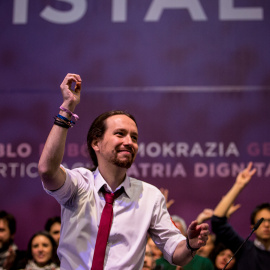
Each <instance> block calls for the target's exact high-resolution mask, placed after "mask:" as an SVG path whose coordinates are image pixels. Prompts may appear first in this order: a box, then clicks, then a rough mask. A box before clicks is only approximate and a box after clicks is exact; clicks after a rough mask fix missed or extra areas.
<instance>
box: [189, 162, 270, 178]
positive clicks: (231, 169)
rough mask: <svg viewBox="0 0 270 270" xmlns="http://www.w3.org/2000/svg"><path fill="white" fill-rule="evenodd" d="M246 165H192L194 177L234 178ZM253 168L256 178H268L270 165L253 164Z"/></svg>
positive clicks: (262, 163)
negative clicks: (255, 170)
mask: <svg viewBox="0 0 270 270" xmlns="http://www.w3.org/2000/svg"><path fill="white" fill-rule="evenodd" d="M246 166H247V164H245V163H240V164H237V163H231V164H230V163H226V162H222V163H218V164H214V163H210V164H206V163H201V162H199V163H195V164H194V177H196V178H202V177H221V178H225V177H230V176H231V177H236V176H237V175H238V173H239V172H241V171H242V170H243V169H244V168H245V167H246ZM253 166H254V168H256V169H257V172H256V175H257V176H258V177H269V176H270V164H265V163H264V162H254V163H253Z"/></svg>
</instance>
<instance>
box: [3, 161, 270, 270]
mask: <svg viewBox="0 0 270 270" xmlns="http://www.w3.org/2000/svg"><path fill="white" fill-rule="evenodd" d="M254 173H255V170H252V169H251V163H250V164H249V165H248V167H247V168H246V169H245V170H244V171H242V172H241V173H239V175H238V177H237V179H236V181H235V183H234V185H233V186H232V188H231V189H230V190H229V191H228V193H227V194H225V196H224V197H223V198H222V199H221V201H220V202H219V203H218V204H217V206H216V208H215V209H214V210H212V209H204V210H203V211H202V212H201V213H200V214H199V215H198V217H197V221H198V223H202V222H204V221H206V220H211V225H212V226H211V229H212V233H211V234H210V235H209V237H208V240H207V242H206V245H205V246H202V247H201V248H200V249H199V250H198V251H197V252H196V253H197V254H194V257H193V259H192V260H191V261H190V262H189V263H188V264H186V265H185V266H183V267H181V266H176V265H174V264H171V263H169V262H168V261H167V260H166V259H165V258H164V257H163V254H162V251H161V250H160V249H159V248H158V247H157V245H156V243H155V242H154V241H153V240H152V239H151V237H148V241H147V243H146V249H145V257H144V264H143V268H142V269H143V270H180V269H184V270H195V269H196V270H223V269H224V267H225V266H226V269H230V270H242V269H262V270H266V269H268V267H269V263H270V204H269V203H262V204H260V205H258V206H256V207H255V209H254V211H253V212H252V213H251V228H253V226H254V225H255V224H256V222H257V221H258V220H260V219H261V218H262V217H263V218H264V220H263V222H262V224H261V225H260V226H259V227H258V229H256V230H255V231H254V233H255V235H256V238H255V240H254V241H248V242H247V243H245V245H243V247H241V252H239V253H237V254H236V255H235V256H234V254H235V252H236V251H237V249H238V248H239V247H240V246H241V244H242V243H243V242H244V239H242V238H241V237H240V236H239V235H238V234H237V233H236V232H235V231H234V230H233V228H232V227H231V226H230V224H229V223H228V219H229V217H230V216H231V215H232V214H233V213H234V212H236V211H237V209H239V207H240V205H234V201H235V200H236V198H237V196H238V195H239V194H240V192H241V191H242V190H243V189H244V187H245V186H246V185H247V184H248V183H249V181H250V179H251V177H252V175H253V174H254ZM161 192H162V194H163V195H164V198H165V201H166V207H167V208H169V207H170V206H171V205H172V203H173V200H169V201H168V190H166V189H165V190H164V189H161ZM171 218H172V221H173V222H174V224H175V226H176V227H177V228H178V229H179V230H180V231H181V233H182V234H183V235H185V236H186V234H187V225H186V222H185V220H184V219H183V218H181V217H179V216H177V215H172V216H171ZM60 230H61V218H60V216H56V217H52V218H49V219H48V220H47V222H46V224H45V226H44V230H42V231H39V232H37V233H35V234H34V235H33V236H32V237H31V239H30V240H29V243H28V247H27V250H26V251H22V250H19V249H18V248H17V246H16V245H15V243H14V236H15V232H16V220H15V218H14V216H13V215H12V214H10V213H7V212H6V211H0V269H1V270H2V269H7V270H16V269H21V270H24V269H25V270H38V269H40V270H41V269H44V270H58V269H60V261H59V259H58V256H57V253H56V250H57V247H58V245H59V240H60ZM228 262H229V263H228Z"/></svg>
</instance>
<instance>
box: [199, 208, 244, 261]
mask: <svg viewBox="0 0 270 270" xmlns="http://www.w3.org/2000/svg"><path fill="white" fill-rule="evenodd" d="M240 207H241V204H234V203H233V204H232V205H231V206H230V208H229V210H228V211H227V214H226V217H227V219H229V218H230V216H231V215H232V214H233V213H235V212H236V211H237V210H238V209H239V208H240ZM213 214H214V210H213V209H210V208H205V209H204V210H203V211H202V212H201V213H200V214H199V215H198V216H197V221H198V224H201V223H203V222H206V221H207V220H211V218H212V216H213ZM215 241H216V235H215V234H214V233H211V234H209V236H208V240H207V242H206V245H205V246H203V247H201V248H200V249H199V250H198V251H197V255H200V256H201V257H206V258H208V257H209V255H210V253H211V252H212V250H213V249H214V247H215Z"/></svg>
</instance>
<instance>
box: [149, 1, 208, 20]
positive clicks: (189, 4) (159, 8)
mask: <svg viewBox="0 0 270 270" xmlns="http://www.w3.org/2000/svg"><path fill="white" fill-rule="evenodd" d="M179 8H186V9H187V10H188V11H189V13H190V15H191V18H192V19H193V20H195V21H206V20H207V17H206V15H205V13H204V10H203V9H202V7H201V4H200V2H199V1H198V0H153V1H152V3H151V5H150V8H149V10H148V12H147V14H146V16H145V19H144V20H145V21H148V22H155V21H159V20H160V18H161V15H162V13H163V11H164V10H166V9H179Z"/></svg>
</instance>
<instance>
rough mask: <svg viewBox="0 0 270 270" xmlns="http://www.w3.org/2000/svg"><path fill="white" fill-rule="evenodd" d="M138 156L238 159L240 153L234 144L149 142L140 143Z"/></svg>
mask: <svg viewBox="0 0 270 270" xmlns="http://www.w3.org/2000/svg"><path fill="white" fill-rule="evenodd" d="M138 155H139V156H140V157H145V156H149V157H152V158H156V157H159V156H162V157H194V156H200V157H209V158H211V157H224V156H225V157H229V156H235V157H239V156H240V153H239V151H238V149H237V146H236V144H235V143H234V142H230V143H229V144H228V145H225V144H224V143H223V142H206V143H205V144H204V145H201V144H200V143H198V142H196V143H194V144H193V145H191V146H190V145H189V144H188V143H185V142H178V143H173V142H170V143H162V144H160V143H157V142H151V143H148V144H145V143H140V144H139V150H138Z"/></svg>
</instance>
